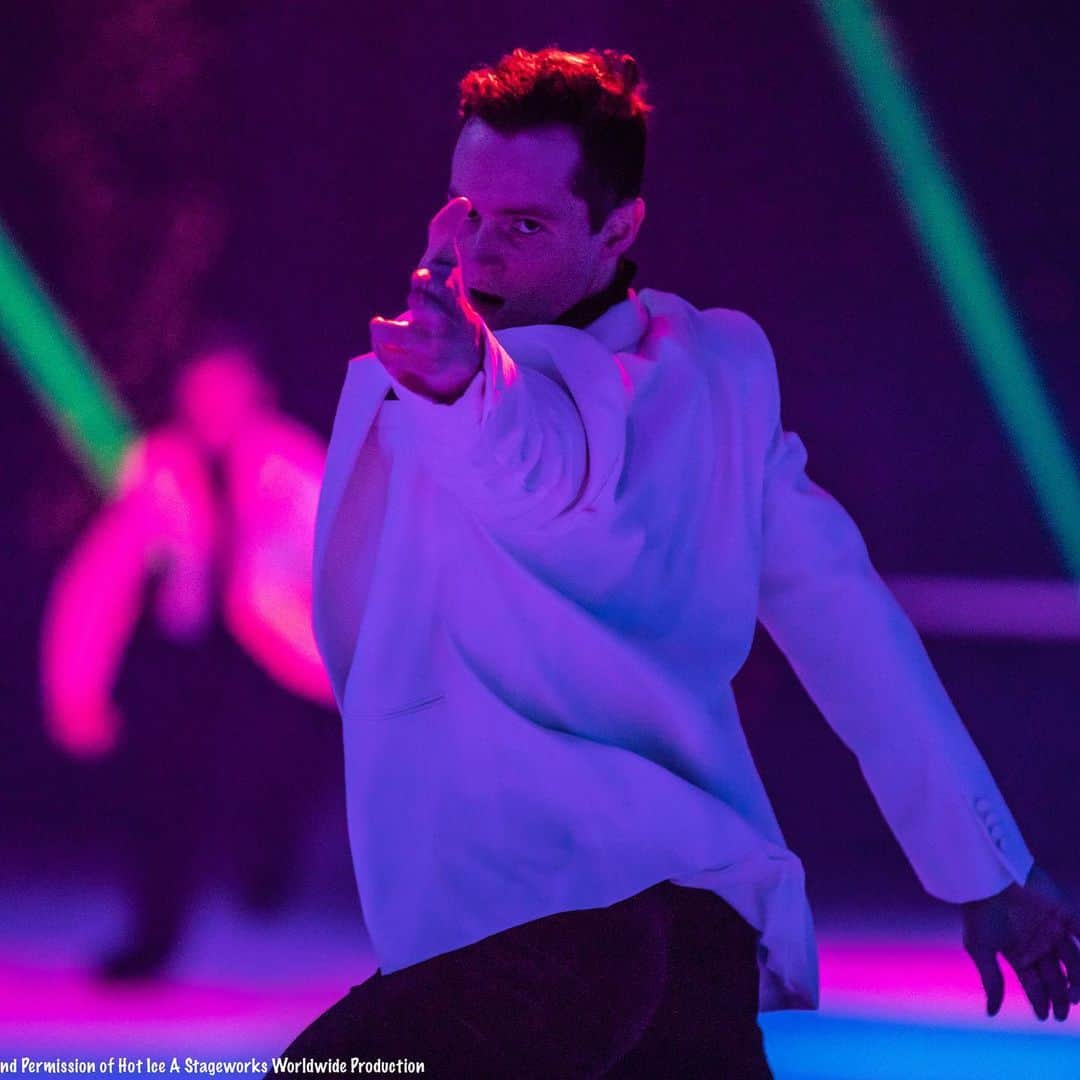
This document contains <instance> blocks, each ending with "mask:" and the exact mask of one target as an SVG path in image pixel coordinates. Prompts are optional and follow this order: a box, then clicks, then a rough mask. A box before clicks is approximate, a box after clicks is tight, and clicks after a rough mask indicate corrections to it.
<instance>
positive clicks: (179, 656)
mask: <svg viewBox="0 0 1080 1080" xmlns="http://www.w3.org/2000/svg"><path fill="white" fill-rule="evenodd" d="M324 460H325V447H324V445H323V444H322V442H321V441H320V439H319V438H318V437H317V436H316V435H315V434H314V433H312V432H310V431H309V430H307V429H306V428H305V427H303V426H302V425H301V424H299V423H298V422H296V421H294V420H292V419H290V418H289V417H287V416H285V415H284V414H282V413H281V412H279V411H278V410H277V408H276V407H275V405H274V400H273V393H272V390H271V387H270V385H269V384H268V383H267V381H266V379H265V378H264V377H263V376H262V374H261V373H260V372H259V370H258V367H257V366H256V364H255V362H254V360H253V358H252V351H251V349H250V347H249V346H247V345H246V344H244V343H242V342H238V341H237V340H235V339H230V338H228V337H226V336H223V335H220V334H218V335H217V336H216V338H215V339H213V340H211V341H208V343H207V344H206V346H205V347H204V348H202V349H200V350H199V351H198V352H197V353H196V355H194V356H193V357H192V359H191V360H190V361H189V362H188V363H187V364H186V365H184V367H183V368H182V369H181V370H180V373H179V375H178V377H177V379H176V382H175V387H174V410H173V418H172V420H171V421H169V422H167V423H164V424H162V425H160V426H158V427H157V428H154V429H152V430H150V431H149V432H147V433H146V434H144V435H143V436H141V437H140V438H139V439H138V440H137V442H135V443H134V444H133V445H132V447H131V448H130V450H129V452H128V453H127V455H126V457H125V460H124V462H123V466H122V469H121V475H120V479H119V483H118V485H117V488H116V491H115V492H114V494H113V496H112V498H110V499H109V501H108V502H107V503H106V505H105V506H104V507H103V508H102V510H101V512H100V513H99V514H98V516H97V517H96V519H95V520H94V521H92V523H91V524H90V526H89V527H88V528H87V529H86V531H85V533H84V535H83V536H82V537H81V538H80V539H79V540H78V542H77V544H76V545H75V548H74V550H73V551H72V552H71V553H70V555H69V556H68V558H67V559H66V561H65V562H64V564H63V565H62V566H61V568H60V569H59V571H58V573H57V575H56V579H55V582H54V584H53V587H52V589H51V591H50V596H49V600H48V604H47V609H46V612H45V617H44V620H43V626H42V643H41V685H42V701H43V705H44V718H45V723H46V727H47V731H48V733H49V735H50V737H51V738H52V740H53V741H54V742H55V744H56V745H57V746H58V747H60V748H61V749H63V750H65V751H67V752H68V753H70V754H72V755H75V756H77V757H81V758H84V759H87V760H93V759H108V758H109V757H110V756H112V757H113V760H112V761H110V762H109V765H110V767H111V768H112V769H113V774H114V776H115V782H114V784H112V785H110V790H111V792H112V793H113V795H114V798H115V803H114V805H113V806H112V807H111V808H110V812H111V815H112V819H113V820H114V821H115V822H117V823H118V828H119V830H120V832H121V836H122V840H121V847H122V848H123V851H122V857H123V874H124V878H125V880H126V883H127V888H128V891H129V894H130V897H131V900H132V905H133V919H132V927H131V930H130V932H129V933H128V934H127V935H126V937H125V940H124V941H123V942H122V943H120V944H119V945H118V946H117V947H115V948H114V949H112V950H111V951H110V952H109V953H108V955H106V956H105V957H104V958H103V959H102V960H101V962H100V964H99V971H100V973H101V974H102V975H103V976H105V977H106V978H116V979H124V978H134V977H142V976H148V975H152V974H154V973H156V972H158V971H160V970H161V969H162V967H163V966H164V965H165V964H166V963H167V961H168V960H169V958H170V957H171V956H172V955H173V953H174V950H175V948H176V946H177V944H178V942H179V940H180V937H181V933H182V930H183V927H184V923H185V921H186V919H187V917H188V915H189V913H190V909H191V906H192V902H193V900H194V898H195V896H196V894H197V891H198V889H199V886H200V884H202V883H203V882H204V881H205V879H206V876H207V871H208V870H209V869H210V865H209V864H211V863H212V861H213V858H214V857H215V856H218V855H223V856H224V858H225V859H226V860H227V861H228V864H229V868H230V869H231V870H232V871H233V873H234V874H236V875H238V876H239V881H238V882H237V884H238V885H239V887H240V889H241V892H242V895H243V898H244V900H245V902H246V904H247V905H248V906H249V907H251V908H253V909H257V910H273V909H276V908H279V907H280V906H281V905H282V904H283V902H284V901H285V899H286V897H287V893H288V888H289V882H290V878H291V877H292V876H293V875H294V873H295V865H296V861H297V858H298V855H299V850H300V845H301V841H302V839H303V836H304V833H305V831H306V827H307V825H308V818H309V815H310V812H311V809H312V807H313V804H314V802H315V800H316V799H317V798H318V796H319V794H320V792H321V791H322V790H323V788H324V787H325V779H326V773H325V772H324V771H323V770H325V769H326V768H327V767H328V766H329V765H330V763H329V761H327V759H326V757H325V754H324V753H323V752H322V749H321V748H322V746H324V745H325V742H324V741H323V740H321V739H320V738H319V737H318V732H317V731H316V730H314V729H315V728H316V727H317V726H318V724H319V722H320V721H321V722H322V726H325V721H326V719H328V718H329V716H330V714H329V713H328V712H327V710H326V708H325V706H326V705H327V704H328V703H329V702H331V701H332V697H331V694H330V689H329V685H328V683H327V680H326V677H325V674H324V672H323V669H322V666H321V664H320V662H319V659H318V655H317V652H316V650H315V644H314V639H313V636H312V632H311V622H310V612H311V585H310V565H311V552H312V530H313V526H314V515H315V505H316V498H317V493H318V486H319V483H320V480H321V477H322V471H323V466H324ZM114 751H115V753H113V752H114Z"/></svg>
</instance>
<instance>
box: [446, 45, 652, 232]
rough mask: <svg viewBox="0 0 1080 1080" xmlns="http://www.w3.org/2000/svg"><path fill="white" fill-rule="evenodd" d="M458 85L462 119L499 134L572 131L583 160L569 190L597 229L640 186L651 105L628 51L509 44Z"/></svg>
mask: <svg viewBox="0 0 1080 1080" xmlns="http://www.w3.org/2000/svg"><path fill="white" fill-rule="evenodd" d="M458 89H459V91H460V101H459V106H458V113H459V115H460V116H461V118H462V120H463V121H465V122H466V123H467V122H468V121H469V120H471V119H472V118H473V117H476V118H478V119H480V120H483V121H484V123H485V124H488V125H489V126H490V127H492V128H495V129H496V130H497V131H501V132H503V133H504V134H517V133H518V132H520V131H525V130H528V129H530V128H538V127H546V126H547V125H550V124H566V125H568V126H569V127H571V128H572V129H573V130H574V131H575V133H576V134H577V136H578V139H579V141H580V143H581V164H580V165H579V166H578V169H577V170H576V172H575V173H574V176H573V177H572V178H571V184H570V190H571V192H572V193H573V194H574V195H577V196H578V197H579V198H581V199H584V200H585V204H586V206H587V207H588V210H589V228H590V229H591V230H592V231H593V232H594V233H596V232H599V231H600V228H601V226H602V225H603V224H604V222H605V221H606V220H607V218H608V215H609V214H610V213H611V211H612V210H613V209H615V207H616V206H619V205H620V204H621V203H623V202H625V201H626V200H627V199H632V198H634V197H635V196H637V195H639V194H640V193H641V180H642V175H643V174H644V171H645V117H646V115H647V114H648V113H649V112H651V111H652V106H651V105H648V104H646V101H645V83H644V82H643V81H642V79H641V74H640V72H639V70H638V65H637V61H636V60H635V59H634V58H633V57H632V56H630V55H629V53H620V52H617V51H616V50H614V49H604V50H603V51H601V52H597V51H596V50H595V49H589V50H588V52H564V51H563V50H561V49H559V48H558V47H557V46H549V47H548V48H545V49H540V50H539V51H537V52H529V51H527V50H526V49H514V51H513V52H511V53H507V55H506V56H504V57H503V58H502V59H501V60H500V61H499V62H498V63H497V64H494V65H493V66H487V67H478V68H474V69H473V70H472V71H470V72H469V73H468V74H467V75H466V76H465V77H464V78H463V79H462V80H461V82H460V84H459V87H458Z"/></svg>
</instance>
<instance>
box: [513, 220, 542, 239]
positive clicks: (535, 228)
mask: <svg viewBox="0 0 1080 1080" xmlns="http://www.w3.org/2000/svg"><path fill="white" fill-rule="evenodd" d="M519 225H524V226H525V228H524V229H518V230H517V231H518V232H519V233H521V234H522V235H523V236H535V235H536V234H537V233H538V232H539V231H540V228H541V226H540V222H539V221H533V219H532V218H527V217H526V218H518V219H517V221H515V222H514V228H516V229H517V227H518V226H519Z"/></svg>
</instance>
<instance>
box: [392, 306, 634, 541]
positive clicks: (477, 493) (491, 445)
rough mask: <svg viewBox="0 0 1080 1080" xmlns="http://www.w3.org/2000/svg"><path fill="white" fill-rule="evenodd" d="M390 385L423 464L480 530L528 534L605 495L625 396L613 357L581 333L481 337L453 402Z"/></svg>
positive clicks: (563, 330)
mask: <svg viewBox="0 0 1080 1080" xmlns="http://www.w3.org/2000/svg"><path fill="white" fill-rule="evenodd" d="M511 351H512V352H513V354H514V355H513V356H511ZM391 382H392V383H393V385H394V387H395V389H396V390H397V393H398V397H399V398H400V399H401V403H402V408H403V410H404V413H405V416H406V418H407V424H408V432H409V438H410V440H411V441H412V443H413V445H414V446H415V448H416V450H417V452H418V453H419V454H420V456H421V458H422V459H423V461H424V463H425V465H426V466H427V467H428V468H429V470H430V471H431V473H432V474H433V475H434V476H435V477H436V478H437V479H438V480H439V482H440V483H442V484H443V486H444V487H446V488H447V489H448V490H450V491H451V492H453V493H454V494H455V495H456V496H457V497H458V498H460V499H461V501H462V502H463V503H465V504H466V505H467V507H468V508H469V509H471V510H472V511H473V512H474V513H475V514H476V515H477V516H478V517H479V518H480V519H481V520H482V521H483V522H484V523H485V524H487V525H489V526H492V527H494V528H496V529H500V530H510V531H514V530H528V529H534V528H537V527H539V526H544V525H547V524H550V523H551V522H553V521H555V520H556V519H559V518H561V517H565V516H566V515H567V514H568V513H569V512H570V511H572V510H574V509H575V508H578V507H586V506H588V507H593V508H595V506H596V504H597V503H598V502H599V501H601V500H603V499H604V498H605V497H610V493H611V491H612V490H613V488H614V486H615V483H616V481H617V479H618V474H619V471H620V470H621V467H622V460H623V453H624V445H625V419H626V403H625V395H624V393H623V391H622V389H621V383H620V381H619V377H618V369H617V364H616V362H615V359H614V356H613V355H612V354H611V353H610V352H609V351H608V350H607V349H606V348H605V347H604V346H602V345H601V344H600V343H599V342H598V341H597V340H596V339H595V338H593V337H591V336H590V335H588V334H586V333H584V332H583V331H580V330H574V329H572V328H569V327H559V326H538V327H520V328H514V329H511V330H505V331H501V332H500V333H499V335H498V336H496V335H495V334H494V333H492V332H491V331H490V330H486V331H485V347H484V365H483V367H482V368H481V370H480V371H478V372H477V374H476V375H475V376H474V377H473V380H472V382H470V383H469V385H468V387H467V388H466V389H465V391H464V393H463V394H462V395H461V396H460V397H459V398H457V400H455V401H454V402H451V403H450V404H443V403H439V402H434V401H431V400H430V399H428V398H426V397H424V396H423V395H421V394H418V393H415V392H414V391H411V390H409V389H408V388H407V387H404V386H402V385H401V384H400V383H399V382H398V381H397V380H395V379H392V380H391Z"/></svg>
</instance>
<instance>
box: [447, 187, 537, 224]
mask: <svg viewBox="0 0 1080 1080" xmlns="http://www.w3.org/2000/svg"><path fill="white" fill-rule="evenodd" d="M446 197H447V199H456V198H458V197H459V196H458V193H457V192H456V191H455V190H454V189H453V188H450V189H449V190H448V191H447V193H446ZM500 213H503V214H518V215H520V216H521V217H539V218H548V219H549V220H550V219H552V218H554V217H555V214H554V213H553V212H552V210H551V209H550V208H548V207H546V206H505V207H503V209H502V210H501V211H500Z"/></svg>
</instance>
